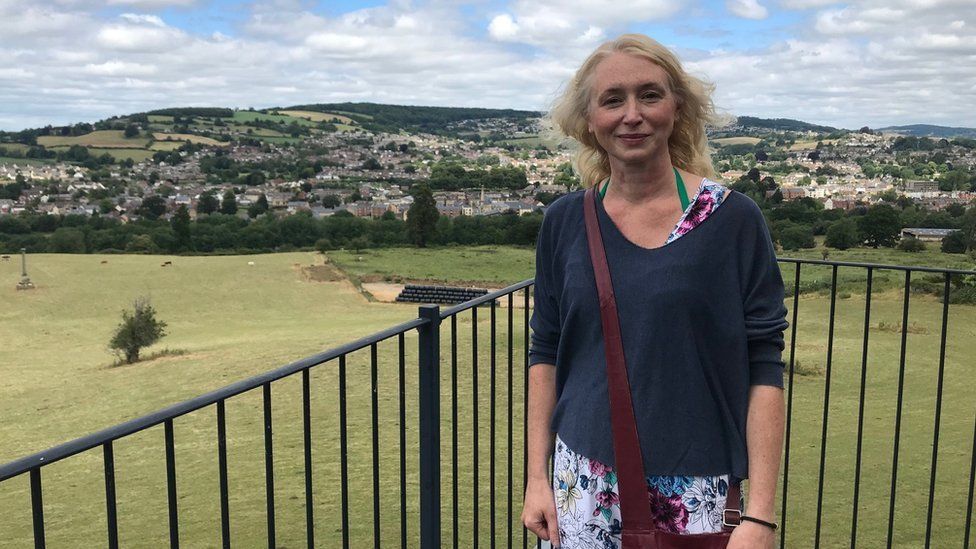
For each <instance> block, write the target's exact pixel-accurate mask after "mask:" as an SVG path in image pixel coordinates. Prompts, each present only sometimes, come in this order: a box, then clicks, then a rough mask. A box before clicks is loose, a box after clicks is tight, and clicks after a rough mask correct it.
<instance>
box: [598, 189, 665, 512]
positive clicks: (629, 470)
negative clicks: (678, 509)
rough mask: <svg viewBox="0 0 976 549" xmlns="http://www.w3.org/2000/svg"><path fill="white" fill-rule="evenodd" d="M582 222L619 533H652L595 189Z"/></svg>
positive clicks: (628, 383) (642, 464) (621, 341)
mask: <svg viewBox="0 0 976 549" xmlns="http://www.w3.org/2000/svg"><path fill="white" fill-rule="evenodd" d="M583 218H584V221H585V223H586V239H587V242H588V243H589V246H590V261H592V262H593V275H594V276H595V277H596V288H597V293H598V294H599V296H600V320H601V321H602V322H603V348H604V353H605V355H606V359H607V384H608V385H609V389H610V424H611V425H610V427H611V430H612V431H613V454H614V457H615V461H616V463H614V469H615V470H616V471H617V489H618V491H619V495H620V516H621V519H622V524H621V527H623V528H627V529H628V530H652V529H653V528H654V523H653V521H652V520H651V509H650V507H649V506H648V499H647V483H646V482H645V480H644V463H643V461H642V459H641V449H640V442H639V440H638V438H637V421H636V420H635V418H634V406H633V403H632V402H631V398H630V381H628V380H627V367H626V366H625V362H624V346H623V340H622V339H621V336H620V319H619V317H618V316H617V301H616V299H615V298H614V295H613V283H612V282H611V280H610V268H609V266H608V265H607V254H606V251H605V250H604V249H603V236H602V235H601V234H600V223H599V221H598V220H597V217H596V193H595V192H594V191H593V187H590V188H589V189H588V190H587V191H586V195H585V196H584V197H583Z"/></svg>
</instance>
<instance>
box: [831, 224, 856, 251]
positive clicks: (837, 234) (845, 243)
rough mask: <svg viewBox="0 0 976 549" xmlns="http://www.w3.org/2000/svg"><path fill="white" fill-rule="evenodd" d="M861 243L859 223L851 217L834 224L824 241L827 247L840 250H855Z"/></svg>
mask: <svg viewBox="0 0 976 549" xmlns="http://www.w3.org/2000/svg"><path fill="white" fill-rule="evenodd" d="M859 242H860V237H859V235H858V232H857V223H856V222H855V221H854V220H853V219H851V218H849V217H847V218H844V219H841V220H839V221H836V222H834V223H833V224H832V225H831V226H830V227H829V228H828V229H827V237H826V238H825V239H824V245H825V246H829V247H831V248H836V249H838V250H846V249H848V248H853V247H854V246H857V245H858V243H859Z"/></svg>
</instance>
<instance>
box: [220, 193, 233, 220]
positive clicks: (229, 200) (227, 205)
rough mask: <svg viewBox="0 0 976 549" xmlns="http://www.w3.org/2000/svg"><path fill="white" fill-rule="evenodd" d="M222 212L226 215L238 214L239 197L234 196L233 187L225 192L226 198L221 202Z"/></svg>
mask: <svg viewBox="0 0 976 549" xmlns="http://www.w3.org/2000/svg"><path fill="white" fill-rule="evenodd" d="M220 213H222V214H226V215H235V214H237V198H236V197H235V196H234V191H233V190H232V189H227V191H226V192H224V199H223V200H222V201H221V202H220Z"/></svg>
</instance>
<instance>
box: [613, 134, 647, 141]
mask: <svg viewBox="0 0 976 549" xmlns="http://www.w3.org/2000/svg"><path fill="white" fill-rule="evenodd" d="M649 136H650V134H646V133H622V134H620V135H618V136H617V138H618V139H620V140H621V141H623V142H625V143H640V142H641V141H643V140H644V139H647V137H649Z"/></svg>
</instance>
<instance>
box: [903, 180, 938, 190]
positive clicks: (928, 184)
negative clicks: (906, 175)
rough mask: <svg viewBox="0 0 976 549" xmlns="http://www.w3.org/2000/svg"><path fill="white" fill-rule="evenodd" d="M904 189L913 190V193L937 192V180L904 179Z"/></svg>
mask: <svg viewBox="0 0 976 549" xmlns="http://www.w3.org/2000/svg"><path fill="white" fill-rule="evenodd" d="M905 191H906V192H915V193H937V192H939V182H938V181H906V182H905Z"/></svg>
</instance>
